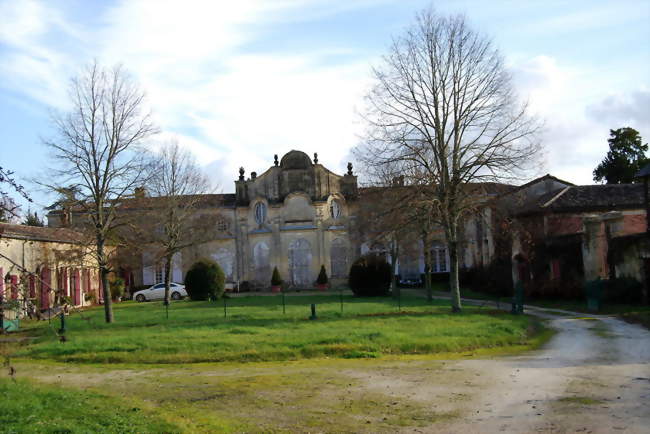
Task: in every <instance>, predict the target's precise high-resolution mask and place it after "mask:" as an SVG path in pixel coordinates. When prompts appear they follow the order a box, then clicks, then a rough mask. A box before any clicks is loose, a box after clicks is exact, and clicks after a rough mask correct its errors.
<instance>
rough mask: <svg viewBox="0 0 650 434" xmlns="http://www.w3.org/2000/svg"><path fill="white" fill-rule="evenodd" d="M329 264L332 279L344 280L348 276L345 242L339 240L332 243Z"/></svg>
mask: <svg viewBox="0 0 650 434" xmlns="http://www.w3.org/2000/svg"><path fill="white" fill-rule="evenodd" d="M330 262H331V265H332V277H333V278H344V277H346V276H347V275H348V249H347V248H346V246H345V242H344V241H343V240H342V239H340V238H336V239H335V240H334V241H332V247H331V248H330Z"/></svg>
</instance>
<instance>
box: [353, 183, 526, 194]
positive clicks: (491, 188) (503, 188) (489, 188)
mask: <svg viewBox="0 0 650 434" xmlns="http://www.w3.org/2000/svg"><path fill="white" fill-rule="evenodd" d="M465 187H466V188H467V189H468V191H474V192H478V193H481V194H487V195H498V194H503V193H507V192H509V191H512V190H513V189H515V188H517V187H516V186H514V185H509V184H501V183H498V182H472V183H469V184H465ZM411 188H416V186H408V185H407V186H400V185H398V186H386V187H361V188H359V194H360V195H362V196H363V194H368V193H370V194H372V193H375V192H381V191H384V190H385V189H393V190H394V191H399V189H404V190H405V191H408V190H409V189H411Z"/></svg>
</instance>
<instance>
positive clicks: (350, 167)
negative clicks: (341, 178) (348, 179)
mask: <svg viewBox="0 0 650 434" xmlns="http://www.w3.org/2000/svg"><path fill="white" fill-rule="evenodd" d="M348 175H352V163H348Z"/></svg>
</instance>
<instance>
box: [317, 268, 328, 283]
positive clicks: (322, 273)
mask: <svg viewBox="0 0 650 434" xmlns="http://www.w3.org/2000/svg"><path fill="white" fill-rule="evenodd" d="M316 283H318V284H319V285H326V284H327V271H325V266H324V265H321V266H320V272H319V273H318V278H317V279H316Z"/></svg>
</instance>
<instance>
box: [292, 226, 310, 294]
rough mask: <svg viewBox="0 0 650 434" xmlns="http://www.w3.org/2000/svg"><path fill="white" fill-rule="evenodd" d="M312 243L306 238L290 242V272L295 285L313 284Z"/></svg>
mask: <svg viewBox="0 0 650 434" xmlns="http://www.w3.org/2000/svg"><path fill="white" fill-rule="evenodd" d="M310 267H311V245H310V244H309V241H307V240H305V239H304V238H300V239H297V240H294V241H292V242H291V244H289V274H290V275H291V283H292V284H293V285H294V286H298V287H306V286H310V285H311V284H312V281H311V280H312V279H311V273H310Z"/></svg>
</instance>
